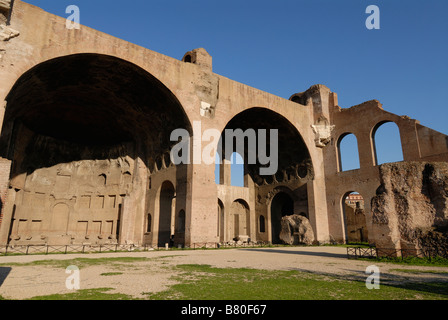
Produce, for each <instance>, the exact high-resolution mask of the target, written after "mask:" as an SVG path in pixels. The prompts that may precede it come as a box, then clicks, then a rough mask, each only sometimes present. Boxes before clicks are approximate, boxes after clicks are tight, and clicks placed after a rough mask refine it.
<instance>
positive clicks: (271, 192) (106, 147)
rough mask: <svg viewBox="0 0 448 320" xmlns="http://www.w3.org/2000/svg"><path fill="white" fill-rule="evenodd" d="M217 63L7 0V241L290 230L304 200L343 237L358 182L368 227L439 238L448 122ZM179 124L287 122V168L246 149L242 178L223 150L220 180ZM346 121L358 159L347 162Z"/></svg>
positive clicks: (376, 237)
mask: <svg viewBox="0 0 448 320" xmlns="http://www.w3.org/2000/svg"><path fill="white" fill-rule="evenodd" d="M212 67H213V62H212V57H211V56H210V55H209V54H208V53H207V51H206V50H204V49H195V50H192V51H189V52H187V53H186V54H185V55H184V57H182V59H174V58H171V57H167V56H165V55H162V54H160V53H157V52H154V51H151V50H148V49H146V48H142V47H139V46H136V45H134V44H131V43H128V42H126V41H123V40H120V39H117V38H114V37H112V36H110V35H107V34H104V33H101V32H99V31H96V30H93V29H91V28H88V27H84V26H83V27H81V28H80V29H79V30H77V29H72V30H70V29H67V28H66V21H65V19H64V18H61V17H57V16H54V15H52V14H49V13H47V12H45V11H43V10H41V9H39V8H37V7H35V6H32V5H29V4H27V3H25V2H22V1H18V0H16V1H14V7H13V8H12V9H11V3H10V1H7V0H0V83H1V86H0V97H1V98H2V100H1V101H3V103H2V106H3V107H2V108H1V121H0V123H1V124H2V126H1V135H0V156H1V159H0V198H1V204H2V209H1V212H2V222H1V226H0V244H3V245H4V244H17V245H20V244H45V243H47V244H82V243H88V244H108V243H118V244H136V245H145V244H148V245H160V246H164V245H165V243H169V242H172V243H173V244H174V245H189V244H192V243H199V242H220V243H224V242H229V241H234V239H237V240H239V241H268V242H273V243H279V242H281V239H280V232H281V229H282V225H281V220H282V218H284V217H285V216H290V215H293V214H296V215H298V216H300V217H306V219H307V220H308V222H309V225H310V226H311V227H312V229H313V230H312V234H313V237H314V241H313V242H314V243H328V242H339V243H342V242H346V241H348V240H350V234H351V231H350V230H348V228H347V221H351V220H350V219H352V218H353V216H349V217H347V215H350V213H349V210H346V209H344V207H345V202H344V199H345V196H346V195H347V194H348V193H350V192H353V191H356V192H358V193H359V194H360V195H362V197H363V199H364V206H363V207H364V208H363V210H364V211H363V217H364V219H365V228H364V231H365V232H363V236H362V237H361V238H360V240H367V241H368V242H369V243H371V244H374V245H377V246H382V247H384V248H401V247H406V248H409V247H412V248H417V247H418V246H419V245H421V243H422V241H442V240H440V239H443V237H444V234H445V233H444V232H445V231H446V227H447V225H448V224H447V221H448V217H447V212H448V211H447V209H446V204H447V202H446V201H447V167H446V166H447V164H446V162H447V160H448V136H446V135H444V134H441V133H439V132H436V131H434V130H432V129H430V128H427V127H425V126H422V125H420V124H419V122H418V121H417V120H414V119H410V118H409V117H406V116H399V115H395V114H392V113H390V112H387V111H385V110H384V109H383V107H382V105H381V103H380V102H378V101H376V100H373V101H367V102H364V103H362V104H360V105H357V106H353V107H350V108H341V107H340V106H339V105H338V97H337V94H336V93H335V92H332V91H331V90H330V89H329V88H327V87H326V86H324V85H314V86H312V87H311V88H309V89H308V90H306V91H304V92H301V93H297V94H293V95H292V96H291V97H290V99H284V98H281V97H277V96H274V95H272V94H269V93H267V92H263V91H260V90H257V89H255V88H252V87H249V86H246V85H244V84H241V83H238V82H235V81H233V80H230V79H228V78H226V77H223V76H220V75H218V74H215V73H213V70H212ZM386 122H393V123H395V124H396V125H397V127H398V129H399V132H400V138H401V144H402V151H403V158H404V161H403V162H400V163H394V164H387V165H378V163H377V160H376V153H375V142H374V134H375V131H376V130H377V128H378V127H379V126H380V125H382V124H384V123H386ZM194 123H200V124H201V126H200V129H199V130H200V131H199V132H198V131H196V132H195V130H194ZM179 128H182V129H185V130H186V131H187V132H188V133H189V134H190V135H191V136H193V134H195V135H197V134H199V135H201V134H203V133H204V132H205V131H206V130H207V129H219V130H220V132H224V131H225V129H238V128H239V129H242V130H246V129H249V128H253V129H278V138H279V140H278V142H279V143H278V154H279V167H278V171H277V173H276V174H275V175H267V176H263V175H260V174H259V170H258V169H259V167H260V164H248V163H246V164H245V166H244V167H245V175H244V187H235V186H231V184H230V178H231V175H230V163H229V160H230V159H222V160H223V163H222V164H221V166H220V183H219V184H216V183H215V165H214V164H205V163H191V164H181V165H174V164H173V163H172V159H171V158H170V151H171V150H172V148H173V146H174V144H175V142H173V141H171V139H170V134H171V133H172V132H173V130H175V129H179ZM349 133H351V134H354V135H355V136H356V138H357V140H358V147H359V158H360V168H359V169H357V170H350V171H342V170H341V156H340V142H341V140H342V138H343V137H344V136H346V135H347V134H349ZM214 143H215V144H218V141H215V142H214ZM221 156H222V155H221ZM352 211H353V212H355V211H356V208H354V209H353V210H352ZM420 212H423V213H422V214H420ZM358 218H359V212H358ZM354 223H355V224H357V223H358V222H354ZM349 225H351V222H350V223H349ZM357 230H359V228H357ZM431 232H432V233H431ZM434 232H438V236H437V237H435V236H431V235H434ZM358 237H360V236H358ZM440 237H441V238H440ZM436 238H437V239H439V240H437V239H436ZM434 239H436V240H434Z"/></svg>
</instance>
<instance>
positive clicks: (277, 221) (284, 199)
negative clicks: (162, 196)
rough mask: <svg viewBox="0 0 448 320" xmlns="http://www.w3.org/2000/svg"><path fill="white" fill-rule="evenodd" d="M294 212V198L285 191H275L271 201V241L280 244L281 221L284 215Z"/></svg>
mask: <svg viewBox="0 0 448 320" xmlns="http://www.w3.org/2000/svg"><path fill="white" fill-rule="evenodd" d="M293 214H294V200H293V199H292V198H291V196H290V195H288V194H287V193H285V192H279V193H277V194H276V195H275V196H274V198H273V199H272V203H271V232H272V243H273V244H280V243H282V241H281V240H280V231H281V228H282V225H281V221H282V218H283V217H284V216H290V215H293Z"/></svg>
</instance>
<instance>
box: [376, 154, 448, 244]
mask: <svg viewBox="0 0 448 320" xmlns="http://www.w3.org/2000/svg"><path fill="white" fill-rule="evenodd" d="M380 175H381V181H382V185H381V187H380V188H379V189H378V191H377V196H376V197H374V198H373V199H372V222H373V227H374V230H375V232H377V235H378V237H377V241H376V245H377V247H382V248H395V249H416V248H419V247H420V246H421V244H422V243H423V242H424V243H426V244H429V243H430V242H431V241H433V240H434V239H435V238H437V239H439V240H437V242H440V238H444V239H446V236H447V233H446V230H447V228H448V163H442V162H435V163H423V162H422V163H417V162H401V163H391V164H385V165H382V166H381V168H380ZM434 232H438V234H437V237H434ZM431 239H432V240H431ZM422 241H423V242H422ZM443 241H446V240H442V242H443Z"/></svg>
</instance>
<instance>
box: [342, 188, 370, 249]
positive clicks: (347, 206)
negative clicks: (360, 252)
mask: <svg viewBox="0 0 448 320" xmlns="http://www.w3.org/2000/svg"><path fill="white" fill-rule="evenodd" d="M364 201H365V200H364V198H363V196H362V195H361V194H359V193H358V192H347V193H346V194H345V195H344V196H343V197H342V203H341V206H342V212H343V214H344V217H343V218H344V227H345V241H346V242H347V243H366V242H368V241H369V238H368V237H369V235H368V231H367V223H366V212H365V210H364Z"/></svg>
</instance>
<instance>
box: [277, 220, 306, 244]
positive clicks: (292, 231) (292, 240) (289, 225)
mask: <svg viewBox="0 0 448 320" xmlns="http://www.w3.org/2000/svg"><path fill="white" fill-rule="evenodd" d="M281 226H282V230H281V232H280V240H282V241H283V242H284V243H285V244H290V245H297V244H308V245H310V244H312V243H313V241H314V232H313V228H312V227H311V224H310V222H309V220H308V219H307V218H306V217H304V216H301V215H298V214H294V215H291V216H285V217H283V218H282V221H281Z"/></svg>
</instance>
